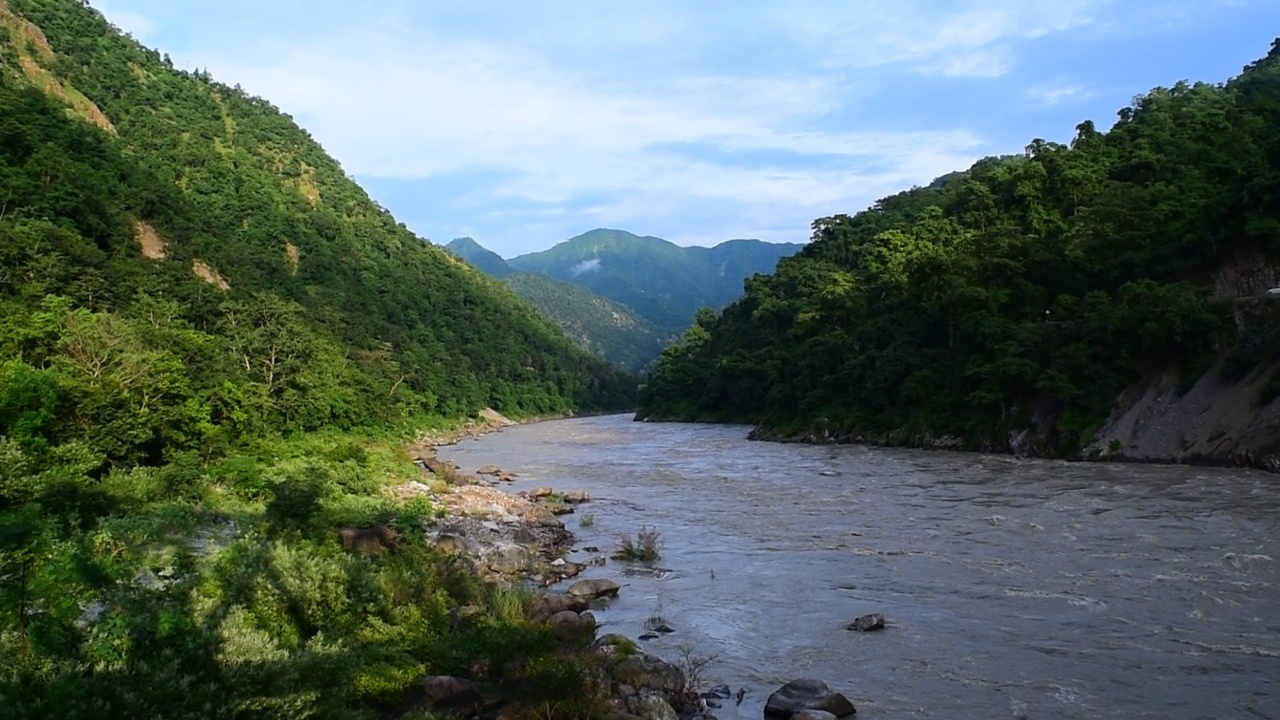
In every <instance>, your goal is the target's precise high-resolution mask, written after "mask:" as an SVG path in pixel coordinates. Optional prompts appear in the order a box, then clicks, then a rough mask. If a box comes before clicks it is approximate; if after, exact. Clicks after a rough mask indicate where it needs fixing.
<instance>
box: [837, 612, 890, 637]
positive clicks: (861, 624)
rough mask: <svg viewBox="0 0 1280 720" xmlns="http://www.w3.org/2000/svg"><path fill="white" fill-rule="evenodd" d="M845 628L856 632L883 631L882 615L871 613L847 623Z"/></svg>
mask: <svg viewBox="0 0 1280 720" xmlns="http://www.w3.org/2000/svg"><path fill="white" fill-rule="evenodd" d="M845 627H846V628H848V629H849V630H856V631H858V632H871V631H872V630H883V629H884V615H881V614H880V613H871V614H870V615H863V616H862V617H859V618H857V619H856V620H854V621H853V622H851V623H849V624H848V625H846V626H845Z"/></svg>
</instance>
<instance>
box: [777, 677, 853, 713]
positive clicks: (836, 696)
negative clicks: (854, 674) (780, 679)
mask: <svg viewBox="0 0 1280 720" xmlns="http://www.w3.org/2000/svg"><path fill="white" fill-rule="evenodd" d="M801 710H823V711H825V712H829V713H831V714H832V715H835V716H836V717H837V718H842V717H846V716H849V715H853V714H854V713H856V712H858V710H857V709H856V708H854V707H853V703H851V702H849V699H848V698H846V697H845V696H844V695H841V694H840V693H837V692H832V691H831V688H829V687H827V684H826V683H824V682H822V681H821V680H814V679H812V678H802V679H800V680H792V681H791V682H789V683H787V684H786V685H783V686H782V687H780V688H778V691H777V692H775V693H774V694H772V695H770V696H769V700H768V701H767V702H766V703H765V705H764V716H765V717H766V718H778V720H793V718H794V716H795V715H796V713H799V712H800V711H801Z"/></svg>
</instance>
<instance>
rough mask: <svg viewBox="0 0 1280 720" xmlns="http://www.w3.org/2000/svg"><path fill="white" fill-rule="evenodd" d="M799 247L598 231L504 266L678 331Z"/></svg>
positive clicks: (722, 302)
mask: <svg viewBox="0 0 1280 720" xmlns="http://www.w3.org/2000/svg"><path fill="white" fill-rule="evenodd" d="M802 247H803V246H802V245H795V244H772V243H764V242H760V241H758V240H734V241H731V242H728V243H722V244H720V245H718V246H716V247H715V248H699V247H692V248H683V247H680V246H678V245H676V244H674V243H671V242H668V241H666V240H663V239H661V238H656V237H640V236H637V235H633V234H632V233H629V232H625V231H622V230H603V229H601V230H592V231H591V232H588V233H584V234H582V235H579V236H577V237H575V238H571V239H569V240H566V241H565V242H562V243H560V244H558V245H556V246H555V247H553V248H550V249H549V250H544V251H542V252H536V253H529V254H527V255H521V256H519V257H516V258H512V259H511V260H509V261H508V262H507V264H508V265H510V266H511V267H513V268H516V269H518V270H523V271H525V272H534V273H540V274H543V275H549V276H551V277H553V278H556V279H557V280H563V281H565V282H572V283H575V284H578V285H582V286H583V287H586V288H588V289H590V290H591V291H592V292H594V293H596V294H598V295H603V296H604V297H607V298H609V299H610V300H614V301H616V302H619V303H622V304H623V305H625V306H627V307H629V308H632V309H633V310H635V311H636V312H638V313H640V314H641V315H642V316H643V317H645V318H646V319H647V320H649V321H650V322H652V323H654V324H656V325H658V326H659V327H662V328H664V329H666V330H671V331H674V332H680V331H682V330H683V329H684V328H685V327H687V326H688V325H689V323H690V322H692V321H693V316H694V313H695V312H696V311H697V310H698V308H700V307H713V308H719V307H723V306H724V305H725V304H726V303H728V302H729V301H731V300H733V299H734V298H737V297H738V296H740V295H741V294H742V280H743V278H747V277H750V276H752V275H754V274H756V273H764V272H771V271H772V270H773V268H774V266H775V265H776V264H777V261H778V259H779V258H782V257H786V256H788V255H791V254H793V253H795V252H797V251H798V250H800V248H802Z"/></svg>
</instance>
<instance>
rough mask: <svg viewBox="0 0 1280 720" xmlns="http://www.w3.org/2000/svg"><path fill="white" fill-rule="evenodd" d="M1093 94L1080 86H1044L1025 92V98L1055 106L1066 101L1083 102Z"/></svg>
mask: <svg viewBox="0 0 1280 720" xmlns="http://www.w3.org/2000/svg"><path fill="white" fill-rule="evenodd" d="M1092 95H1093V93H1092V92H1090V91H1089V90H1087V89H1086V88H1084V87H1082V86H1080V85H1046V86H1041V87H1033V88H1030V89H1028V90H1027V97H1029V98H1031V99H1032V100H1036V101H1038V102H1040V103H1043V104H1045V105H1057V104H1058V103H1060V102H1064V101H1067V100H1083V99H1084V98H1088V97H1092Z"/></svg>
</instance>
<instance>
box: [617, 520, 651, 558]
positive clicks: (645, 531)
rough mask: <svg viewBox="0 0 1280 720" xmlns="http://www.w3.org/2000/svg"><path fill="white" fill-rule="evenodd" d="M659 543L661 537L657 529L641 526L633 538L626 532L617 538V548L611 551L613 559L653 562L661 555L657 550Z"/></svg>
mask: <svg viewBox="0 0 1280 720" xmlns="http://www.w3.org/2000/svg"><path fill="white" fill-rule="evenodd" d="M661 545H662V537H661V536H660V535H659V534H658V531H657V530H654V529H653V528H641V529H640V531H639V532H637V533H636V535H635V537H634V538H633V537H632V536H631V535H626V534H624V535H622V537H621V538H619V540H618V548H617V549H616V550H614V552H613V559H614V560H640V561H642V562H653V561H654V560H657V559H658V558H660V557H662V555H661V553H660V552H659V548H660V547H661Z"/></svg>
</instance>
